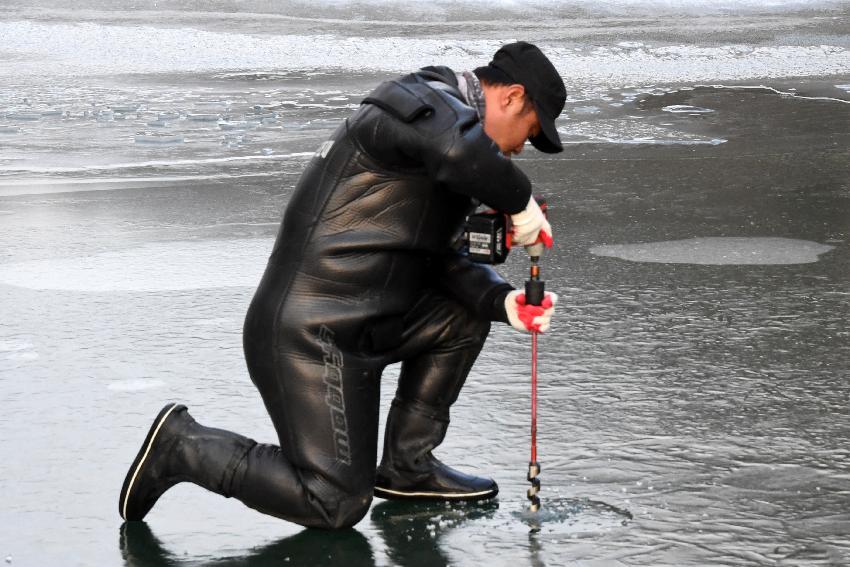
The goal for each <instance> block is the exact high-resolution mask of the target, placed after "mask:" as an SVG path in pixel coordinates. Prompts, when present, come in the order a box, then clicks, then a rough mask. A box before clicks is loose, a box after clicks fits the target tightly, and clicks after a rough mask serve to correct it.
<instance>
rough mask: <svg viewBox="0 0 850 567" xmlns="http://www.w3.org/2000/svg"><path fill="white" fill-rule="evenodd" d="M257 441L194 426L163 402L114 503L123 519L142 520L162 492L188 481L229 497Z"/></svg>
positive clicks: (173, 406) (185, 415) (176, 407)
mask: <svg viewBox="0 0 850 567" xmlns="http://www.w3.org/2000/svg"><path fill="white" fill-rule="evenodd" d="M255 445H256V442H254V441H252V440H251V439H248V438H246V437H242V436H241V435H237V434H235V433H231V432H229V431H224V430H221V429H213V428H210V427H204V426H203V425H200V424H199V423H197V422H196V421H195V420H194V419H192V416H190V415H189V412H188V411H187V410H186V406H184V405H179V404H168V405H166V406H165V407H164V408H162V411H160V412H159V415H157V416H156V419H154V422H153V424H152V425H151V428H150V430H149V431H148V435H147V437H146V438H145V441H144V443H142V447H141V449H139V453H138V454H137V455H136V459H135V460H134V461H133V464H132V465H131V466H130V470H129V471H128V472H127V476H126V478H125V479H124V485H123V486H122V487H121V494H120V496H119V500H118V511H119V513H120V514H121V517H122V518H124V520H127V521H133V520H142V519H143V518H144V517H145V516H146V515H147V513H148V512H149V511H150V509H151V508H153V505H154V504H156V501H157V500H158V499H159V497H160V496H162V495H163V494H164V493H165V491H166V490H168V489H169V488H171V487H172V486H174V485H175V484H178V483H180V482H192V483H194V484H197V485H199V486H202V487H204V488H206V489H207V490H211V491H213V492H215V493H217V494H221V495H223V496H227V497H229V496H230V495H231V493H232V484H233V482H234V478H235V477H237V476H238V471H240V470H241V469H244V467H245V463H244V461H245V457H246V455H247V454H248V451H249V450H250V449H251V448H252V447H253V446H255Z"/></svg>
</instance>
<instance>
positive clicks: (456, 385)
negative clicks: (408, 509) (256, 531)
mask: <svg viewBox="0 0 850 567" xmlns="http://www.w3.org/2000/svg"><path fill="white" fill-rule="evenodd" d="M262 291H263V288H262V287H261V289H260V291H259V292H258V294H259V295H258V296H257V297H255V300H254V303H253V304H252V307H251V310H249V315H248V320H247V321H246V336H245V350H246V359H247V361H248V369H249V372H250V375H251V379H252V380H253V382H254V384H255V385H256V387H257V389H258V390H259V392H260V394H261V395H262V398H263V401H264V403H265V405H266V408H267V409H268V412H269V415H270V416H271V418H272V421H273V423H274V427H275V429H276V431H277V434H278V438H279V441H280V446H276V445H266V444H256V443H254V442H252V441H251V440H248V439H246V438H244V437H241V436H239V435H236V434H231V433H228V432H223V431H221V430H215V434H214V435H211V436H210V438H209V441H208V442H203V443H201V444H200V445H199V451H201V452H216V453H218V455H217V456H216V458H210V459H204V458H202V457H200V458H199V461H204V462H207V463H213V462H217V463H221V466H220V467H212V468H213V469H216V468H220V469H222V470H208V471H205V472H201V473H200V474H203V475H205V476H206V475H211V476H212V477H214V478H215V479H221V480H223V482H219V481H218V480H215V481H214V482H197V481H196V482H197V483H198V484H201V485H203V486H207V488H210V487H211V486H213V487H215V486H222V487H224V489H222V490H219V492H222V493H225V494H226V495H227V496H232V497H235V498H237V499H239V500H241V501H242V502H243V503H245V504H246V505H247V506H250V507H251V508H254V509H256V510H259V511H260V512H263V513H265V514H270V515H272V516H276V517H279V518H283V519H286V520H289V521H292V522H296V523H298V524H301V525H304V526H311V527H323V528H339V527H347V526H351V525H353V524H355V523H357V522H358V521H359V520H360V519H361V518H362V517H363V516H364V514H365V513H366V511H367V510H368V508H369V504H370V503H371V500H372V493H373V488H374V482H375V465H376V460H377V437H378V413H379V402H380V398H379V390H380V377H381V372H382V371H383V369H384V368H385V367H386V366H387V365H388V364H392V363H395V362H399V361H401V362H402V367H401V375H400V378H399V384H398V390H397V392H396V396H395V399H394V401H393V405H392V408H391V410H390V414H389V416H388V418H387V433H386V435H385V449H384V459H385V460H387V459H389V460H391V461H392V462H393V463H399V462H404V461H410V462H415V461H418V459H419V458H420V457H421V456H422V455H424V454H425V453H427V452H429V451H430V450H431V449H433V448H434V447H436V446H437V445H439V444H440V443H441V442H442V440H443V437H444V436H445V433H446V428H447V427H448V421H449V407H450V406H451V405H452V404H453V403H454V402H455V400H456V399H457V397H458V394H459V393H460V389H461V387H462V386H463V383H464V381H465V379H466V376H467V375H468V373H469V371H470V369H471V367H472V365H473V363H474V362H475V359H476V358H477V356H478V354H479V352H480V351H481V347H482V346H483V344H484V341H485V339H486V337H487V334H488V333H489V330H490V323H489V321H486V320H483V319H481V318H479V317H476V316H475V315H473V314H472V313H471V312H470V311H468V310H467V309H466V308H464V307H463V306H461V305H460V304H458V303H457V302H455V301H454V300H452V299H450V298H448V297H446V296H444V295H441V294H440V293H438V292H436V291H427V290H426V292H425V293H423V294H422V295H421V296H420V299H419V300H418V301H417V303H416V304H415V306H414V307H413V308H412V309H411V310H410V311H409V312H408V313H407V314H405V315H404V316H402V317H398V318H390V319H387V320H383V321H380V322H379V323H377V324H376V325H374V326H371V327H367V328H366V330H364V331H363V332H362V333H361V335H364V334H365V335H366V339H367V340H366V343H364V342H363V338H362V337H361V338H360V339H357V341H359V342H357V344H355V343H354V338H353V335H352V334H351V333H350V332H349V330H348V327H347V326H346V325H348V323H350V321H349V322H346V318H345V315H344V314H338V315H337V318H336V319H334V318H333V317H327V316H324V317H318V316H317V319H321V321H322V322H318V323H316V324H315V325H311V324H310V321H309V320H303V319H302V320H300V321H298V322H297V324H295V323H293V324H291V325H285V327H286V328H282V327H281V323H279V322H278V323H274V324H273V325H272V327H273V328H271V327H270V328H266V329H264V328H263V327H264V326H265V325H266V323H264V322H263V321H266V320H267V319H268V317H266V316H265V315H263V313H265V312H268V311H269V308H270V307H272V305H271V303H269V304H264V301H263V298H262ZM287 301H289V302H292V301H293V298H292V297H290V298H289V299H288V300H287ZM304 301H312V302H314V303H313V305H315V302H316V301H317V300H316V298H311V299H307V298H305V299H304ZM295 305H297V302H295ZM278 313H279V311H278ZM326 315H327V314H326ZM279 317H280V316H279V315H278V320H279ZM258 321H259V322H258ZM335 323H336V324H335ZM258 333H265V334H263V335H258ZM268 334H272V335H274V336H277V337H282V336H283V337H289V338H288V339H286V340H280V338H278V339H277V340H275V341H272V342H269V341H267V340H265V339H264V338H263V337H265V336H266V335H268ZM253 337H257V340H253ZM211 431H212V430H211ZM246 448H248V450H247V454H246V452H245V451H246ZM210 456H212V455H210ZM402 468H404V467H402ZM213 489H214V490H215V488H213Z"/></svg>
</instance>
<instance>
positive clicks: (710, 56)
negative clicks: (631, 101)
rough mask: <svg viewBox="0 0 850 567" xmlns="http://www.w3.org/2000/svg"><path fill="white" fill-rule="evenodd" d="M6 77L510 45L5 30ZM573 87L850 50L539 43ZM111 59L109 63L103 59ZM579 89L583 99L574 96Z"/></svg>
mask: <svg viewBox="0 0 850 567" xmlns="http://www.w3.org/2000/svg"><path fill="white" fill-rule="evenodd" d="M396 33H397V32H396ZM0 37H3V38H4V51H6V52H10V53H22V54H26V55H27V56H28V60H27V61H25V62H21V61H18V60H10V61H7V62H4V63H0V75H7V76H16V77H20V76H22V75H28V74H31V75H43V76H51V77H55V76H69V75H113V74H118V73H154V72H202V71H228V70H230V71H237V70H245V69H263V70H268V71H270V72H274V71H282V70H313V69H341V70H353V71H360V70H379V71H389V72H406V71H409V70H411V69H415V68H417V67H419V66H422V65H429V64H433V63H435V62H439V63H440V64H444V65H449V66H450V67H453V68H455V69H465V68H466V69H468V68H472V67H475V66H477V65H480V64H481V63H482V62H485V61H488V60H489V59H490V57H491V56H492V54H493V53H494V52H495V51H496V49H498V47H500V46H501V44H502V40H501V39H448V40H447V39H446V38H444V37H439V38H437V37H434V38H431V37H404V36H398V35H395V36H393V35H388V36H382V37H373V36H368V37H367V36H366V35H364V36H340V35H334V34H320V35H309V34H297V35H296V34H293V35H273V34H263V35H256V34H246V33H235V32H219V31H209V30H201V29H194V28H158V27H153V26H127V25H123V26H121V25H101V24H95V23H78V24H71V23H45V22H33V21H7V22H0ZM538 45H540V47H541V48H542V49H543V50H544V52H545V53H546V54H547V55H548V56H549V57H550V59H552V61H553V62H554V63H555V65H556V67H557V68H558V70H559V72H560V73H561V75H562V76H563V77H564V80H565V82H567V84H571V85H576V86H578V87H581V86H582V85H584V86H585V87H587V88H589V86H591V85H608V86H616V85H623V84H639V83H641V82H654V83H665V84H669V83H676V82H696V81H703V80H740V79H744V78H752V77H780V76H823V75H831V74H840V73H846V71H847V69H848V67H850V50H848V49H847V48H845V47H843V46H834V45H816V46H815V45H812V46H796V45H777V46H748V45H720V46H694V45H686V44H680V45H666V46H647V45H644V44H642V43H629V42H623V43H621V44H620V45H611V46H588V47H585V48H580V49H579V50H576V49H575V48H573V47H571V46H565V45H563V44H559V43H557V42H553V43H546V42H538ZM104 53H108V54H109V57H104V56H103V54H104ZM573 90H574V91H575V90H579V89H577V88H573Z"/></svg>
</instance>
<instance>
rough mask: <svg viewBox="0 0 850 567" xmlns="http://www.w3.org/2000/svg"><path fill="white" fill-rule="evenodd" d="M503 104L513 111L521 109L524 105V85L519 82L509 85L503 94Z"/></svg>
mask: <svg viewBox="0 0 850 567" xmlns="http://www.w3.org/2000/svg"><path fill="white" fill-rule="evenodd" d="M503 100H504V101H505V106H507V107H508V108H509V109H511V110H514V111H517V112H519V111H522V109H523V107H524V106H525V87H524V86H522V85H520V84H513V85H510V86H509V87H508V88H507V89H506V90H505V94H504V99H503Z"/></svg>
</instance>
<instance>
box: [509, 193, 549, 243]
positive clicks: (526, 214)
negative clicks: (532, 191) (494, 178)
mask: <svg viewBox="0 0 850 567" xmlns="http://www.w3.org/2000/svg"><path fill="white" fill-rule="evenodd" d="M511 222H512V223H513V225H514V228H513V233H512V236H511V242H512V243H513V244H520V245H522V246H531V245H532V244H534V243H535V242H537V241H538V240H542V242H543V244H544V245H545V246H546V248H551V247H552V242H553V241H552V227H551V226H550V225H549V221H548V220H546V216H545V215H544V214H543V211H541V210H540V205H538V204H537V201H535V200H534V197H533V196H532V197H531V198H530V199H529V200H528V204H527V205H526V206H525V209H523V210H522V211H520V212H518V213H517V214H515V215H511Z"/></svg>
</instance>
